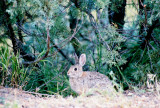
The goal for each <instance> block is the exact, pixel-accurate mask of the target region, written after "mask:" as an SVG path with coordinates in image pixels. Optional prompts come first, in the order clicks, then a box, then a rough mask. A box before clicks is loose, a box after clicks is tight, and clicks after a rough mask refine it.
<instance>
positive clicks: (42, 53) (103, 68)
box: [0, 0, 160, 96]
mask: <svg viewBox="0 0 160 108" xmlns="http://www.w3.org/2000/svg"><path fill="white" fill-rule="evenodd" d="M159 10H160V1H159V0H1V1H0V82H1V86H5V87H16V88H22V89H24V90H28V91H36V92H41V93H49V94H55V93H58V94H61V95H64V96H67V95H70V94H74V93H73V91H72V90H71V89H70V87H69V82H68V77H67V75H66V73H67V70H68V69H69V67H70V65H73V64H74V56H73V55H74V53H76V54H77V55H78V56H80V54H82V53H85V54H86V55H87V63H86V65H85V66H84V70H90V71H98V72H100V73H103V74H105V75H107V76H108V77H109V78H110V79H112V80H114V81H115V82H116V83H117V84H119V85H121V87H122V88H123V89H124V90H126V89H133V88H135V87H137V88H146V81H147V74H154V75H156V78H157V79H159V77H160V11H159Z"/></svg>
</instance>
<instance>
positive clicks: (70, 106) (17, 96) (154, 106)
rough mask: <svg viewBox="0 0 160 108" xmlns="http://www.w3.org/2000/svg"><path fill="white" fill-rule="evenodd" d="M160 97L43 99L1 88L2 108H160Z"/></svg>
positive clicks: (119, 96) (126, 95)
mask: <svg viewBox="0 0 160 108" xmlns="http://www.w3.org/2000/svg"><path fill="white" fill-rule="evenodd" d="M159 102H160V96H158V95H155V94H153V93H145V94H137V93H134V92H133V93H131V92H129V93H127V94H120V93H118V94H114V95H107V94H104V95H99V96H89V97H87V96H83V95H82V96H78V97H72V96H69V97H66V98H63V97H62V96H60V95H56V96H49V95H46V97H42V96H41V94H36V95H32V94H30V93H26V92H24V91H21V90H18V89H12V88H3V87H1V88H0V108H1V107H2V108H3V107H5V108H159V107H160V103H159Z"/></svg>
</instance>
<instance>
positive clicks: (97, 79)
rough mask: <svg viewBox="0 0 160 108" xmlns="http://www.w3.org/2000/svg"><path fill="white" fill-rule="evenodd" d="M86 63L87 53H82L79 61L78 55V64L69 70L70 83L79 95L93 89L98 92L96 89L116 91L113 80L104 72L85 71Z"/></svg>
mask: <svg viewBox="0 0 160 108" xmlns="http://www.w3.org/2000/svg"><path fill="white" fill-rule="evenodd" d="M85 63H86V55H85V54H81V56H80V58H79V62H78V57H76V64H75V65H73V66H71V67H70V69H69V70H68V72H67V75H68V76H69V84H70V86H71V89H72V90H73V91H75V92H76V93H78V94H79V95H81V94H83V93H89V92H90V91H92V90H93V91H94V90H95V91H94V92H97V91H96V90H100V91H107V92H112V91H115V90H114V87H113V85H112V82H111V80H110V79H109V78H108V77H107V76H105V75H104V74H101V73H99V72H90V71H83V66H84V65H85ZM94 92H93V94H94Z"/></svg>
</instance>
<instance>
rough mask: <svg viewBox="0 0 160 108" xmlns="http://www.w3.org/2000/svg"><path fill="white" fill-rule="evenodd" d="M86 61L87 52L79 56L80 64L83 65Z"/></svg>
mask: <svg viewBox="0 0 160 108" xmlns="http://www.w3.org/2000/svg"><path fill="white" fill-rule="evenodd" d="M85 63H86V54H81V56H80V58H79V64H80V65H81V66H84V65H85Z"/></svg>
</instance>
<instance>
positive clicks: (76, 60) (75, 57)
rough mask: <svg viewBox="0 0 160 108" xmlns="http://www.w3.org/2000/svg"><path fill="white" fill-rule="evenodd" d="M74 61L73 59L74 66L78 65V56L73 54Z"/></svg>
mask: <svg viewBox="0 0 160 108" xmlns="http://www.w3.org/2000/svg"><path fill="white" fill-rule="evenodd" d="M74 59H75V64H78V63H79V62H78V56H77V54H76V53H74Z"/></svg>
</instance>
